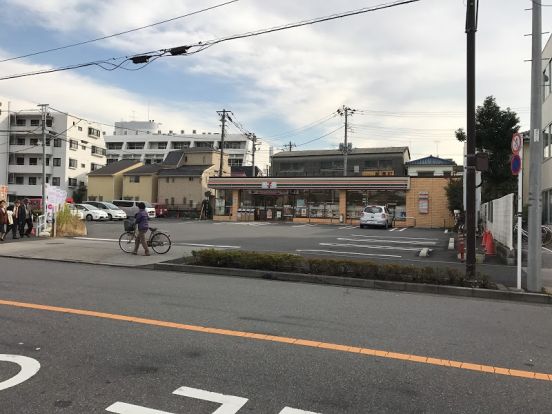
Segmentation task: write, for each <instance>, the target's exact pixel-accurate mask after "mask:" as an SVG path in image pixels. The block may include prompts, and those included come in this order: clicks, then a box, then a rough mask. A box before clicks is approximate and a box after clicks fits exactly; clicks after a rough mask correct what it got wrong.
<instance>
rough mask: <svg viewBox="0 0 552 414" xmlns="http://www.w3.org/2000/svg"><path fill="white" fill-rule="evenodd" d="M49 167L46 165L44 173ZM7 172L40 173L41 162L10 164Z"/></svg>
mask: <svg viewBox="0 0 552 414" xmlns="http://www.w3.org/2000/svg"><path fill="white" fill-rule="evenodd" d="M50 169H51V167H49V166H46V173H48V172H49V170H50ZM8 172H10V173H14V174H33V175H41V174H42V164H38V165H28V164H27V165H17V164H10V165H9V166H8Z"/></svg>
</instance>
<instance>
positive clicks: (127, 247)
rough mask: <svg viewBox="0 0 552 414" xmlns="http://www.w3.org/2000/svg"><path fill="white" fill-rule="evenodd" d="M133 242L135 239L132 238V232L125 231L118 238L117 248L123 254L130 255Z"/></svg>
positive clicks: (132, 249)
mask: <svg viewBox="0 0 552 414" xmlns="http://www.w3.org/2000/svg"><path fill="white" fill-rule="evenodd" d="M135 241H136V237H135V236H134V232H132V231H127V232H126V233H123V234H121V237H119V247H120V248H121V250H122V251H123V252H125V253H132V252H133V251H134V245H135Z"/></svg>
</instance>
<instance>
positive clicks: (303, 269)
mask: <svg viewBox="0 0 552 414" xmlns="http://www.w3.org/2000/svg"><path fill="white" fill-rule="evenodd" d="M186 262H187V263H188V264H193V265H199V266H214V267H228V268H236V269H256V270H268V271H275V272H295V273H305V274H316V275H327V276H342V277H351V278H358V279H373V280H389V281H396V282H410V283H428V284H434V285H451V286H463V287H477V288H496V286H495V285H494V284H493V283H492V282H490V281H489V279H488V277H487V276H486V275H482V274H478V275H477V278H476V279H470V280H468V279H466V278H465V276H464V273H462V272H460V271H458V270H456V269H452V268H448V267H429V266H425V267H420V266H411V265H398V264H384V263H378V262H372V261H367V260H352V259H351V260H349V259H326V258H324V259H322V258H315V257H302V256H298V255H295V254H290V253H264V252H250V251H241V250H214V249H206V250H199V251H193V252H192V257H190V258H189V259H188V260H187V261H186Z"/></svg>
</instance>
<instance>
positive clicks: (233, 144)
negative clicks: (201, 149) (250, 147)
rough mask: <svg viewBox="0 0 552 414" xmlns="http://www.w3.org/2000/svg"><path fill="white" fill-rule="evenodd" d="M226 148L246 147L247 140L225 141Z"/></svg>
mask: <svg viewBox="0 0 552 414" xmlns="http://www.w3.org/2000/svg"><path fill="white" fill-rule="evenodd" d="M224 148H227V149H245V141H225V142H224Z"/></svg>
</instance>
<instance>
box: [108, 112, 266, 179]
mask: <svg viewBox="0 0 552 414" xmlns="http://www.w3.org/2000/svg"><path fill="white" fill-rule="evenodd" d="M159 126H160V124H159V123H156V122H155V121H129V122H116V123H115V131H114V132H113V135H106V136H105V137H104V138H105V142H106V146H107V162H108V163H110V162H114V161H118V160H122V159H133V160H140V161H142V162H143V163H144V164H155V163H158V162H161V161H163V159H164V158H165V157H166V155H167V154H168V153H169V152H170V151H173V150H179V149H184V148H201V147H206V148H214V149H219V148H220V132H214V133H211V132H202V133H198V132H197V131H196V130H192V131H191V134H190V133H185V131H184V130H180V131H167V132H166V133H163V132H162V131H161V129H160V128H159ZM256 142H257V150H256V152H255V165H256V166H257V167H258V168H259V169H261V171H262V172H263V174H264V175H267V172H268V169H269V167H270V156H271V155H272V154H271V152H272V147H269V146H268V144H267V143H266V142H264V141H262V140H260V139H257V141H256ZM223 151H224V153H225V154H228V163H229V165H230V166H248V165H252V154H253V142H252V141H251V140H250V139H248V138H247V137H246V136H245V135H243V134H226V135H225V138H224V148H223Z"/></svg>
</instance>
